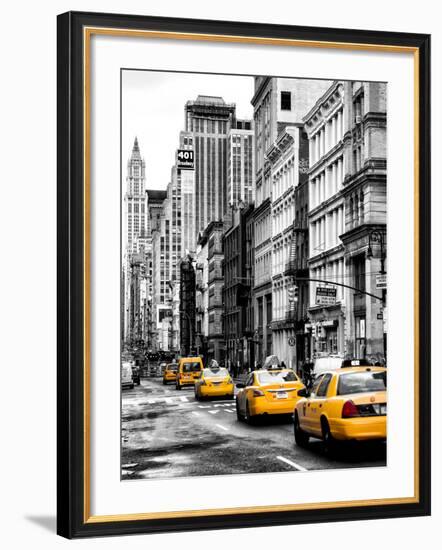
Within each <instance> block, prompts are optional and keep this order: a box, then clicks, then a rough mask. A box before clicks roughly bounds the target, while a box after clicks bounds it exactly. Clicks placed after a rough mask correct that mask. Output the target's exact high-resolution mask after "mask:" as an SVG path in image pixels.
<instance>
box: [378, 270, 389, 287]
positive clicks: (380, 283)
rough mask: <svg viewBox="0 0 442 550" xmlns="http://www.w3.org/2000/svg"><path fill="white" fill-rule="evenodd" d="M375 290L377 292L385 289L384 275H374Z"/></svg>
mask: <svg viewBox="0 0 442 550" xmlns="http://www.w3.org/2000/svg"><path fill="white" fill-rule="evenodd" d="M376 288H377V289H378V290H383V289H385V288H387V275H386V274H385V273H383V274H381V275H376Z"/></svg>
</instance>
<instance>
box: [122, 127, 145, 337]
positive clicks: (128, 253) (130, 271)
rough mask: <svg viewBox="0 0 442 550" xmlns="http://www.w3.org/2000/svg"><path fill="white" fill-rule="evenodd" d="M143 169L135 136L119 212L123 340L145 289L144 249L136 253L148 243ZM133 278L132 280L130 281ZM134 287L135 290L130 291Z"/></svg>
mask: <svg viewBox="0 0 442 550" xmlns="http://www.w3.org/2000/svg"><path fill="white" fill-rule="evenodd" d="M145 169H146V164H145V161H144V159H143V158H142V157H141V152H140V147H139V144H138V139H137V138H136V137H135V140H134V145H133V148H132V152H131V156H130V157H129V160H128V162H127V174H126V193H125V195H124V211H123V235H122V242H123V277H122V281H121V285H122V286H123V288H122V303H121V309H122V312H123V315H122V319H123V329H122V334H123V339H124V340H125V341H128V340H133V338H134V334H135V333H134V330H135V329H134V327H135V325H134V323H135V321H134V318H135V317H134V316H136V317H137V318H138V317H139V316H141V315H142V311H141V307H142V305H141V302H140V297H139V288H145V284H144V282H143V283H142V284H141V282H140V276H141V275H140V273H142V274H143V277H145V276H146V270H145V266H144V265H142V264H141V263H140V258H142V257H144V250H143V253H142V255H141V256H140V242H141V241H143V242H144V246H145V247H146V248H148V247H149V246H150V244H148V241H149V239H150V234H149V214H148V209H147V197H146V192H145V186H146V176H145ZM134 255H136V256H137V260H136V262H134V261H133V256H134ZM136 266H138V267H136ZM141 268H142V269H141ZM133 278H135V279H136V280H133ZM140 285H141V286H140ZM134 289H138V290H136V291H134ZM134 301H135V302H134ZM137 323H138V321H137ZM142 334H143V331H142V330H141V332H139V331H138V328H137V329H136V337H137V339H141V338H142Z"/></svg>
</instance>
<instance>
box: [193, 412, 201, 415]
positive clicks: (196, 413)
mask: <svg viewBox="0 0 442 550" xmlns="http://www.w3.org/2000/svg"><path fill="white" fill-rule="evenodd" d="M192 414H194V415H195V416H200V414H201V413H199V412H198V411H192Z"/></svg>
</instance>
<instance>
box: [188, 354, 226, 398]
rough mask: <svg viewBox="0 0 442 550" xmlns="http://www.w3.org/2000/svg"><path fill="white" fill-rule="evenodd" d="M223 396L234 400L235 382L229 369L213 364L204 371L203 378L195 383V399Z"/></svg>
mask: <svg viewBox="0 0 442 550" xmlns="http://www.w3.org/2000/svg"><path fill="white" fill-rule="evenodd" d="M221 396H226V397H228V398H229V399H233V398H234V386H233V380H232V378H231V376H230V374H229V371H228V370H227V369H225V368H220V367H219V365H218V363H216V362H213V363H212V364H211V365H210V366H209V367H206V368H205V369H204V370H203V372H202V375H201V378H200V379H199V380H197V381H196V382H195V399H197V400H200V399H203V398H206V397H221Z"/></svg>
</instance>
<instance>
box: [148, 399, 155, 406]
mask: <svg viewBox="0 0 442 550" xmlns="http://www.w3.org/2000/svg"><path fill="white" fill-rule="evenodd" d="M147 402H148V403H149V405H155V403H156V402H157V400H156V399H148V400H147Z"/></svg>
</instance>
